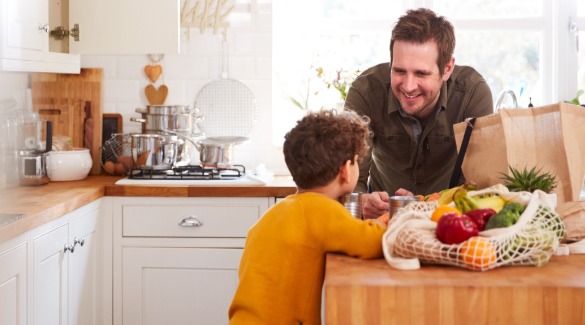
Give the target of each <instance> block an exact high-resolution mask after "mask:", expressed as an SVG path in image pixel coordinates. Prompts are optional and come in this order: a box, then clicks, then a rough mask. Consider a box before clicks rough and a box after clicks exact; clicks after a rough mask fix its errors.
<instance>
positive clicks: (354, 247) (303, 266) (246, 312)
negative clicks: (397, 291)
mask: <svg viewBox="0 0 585 325" xmlns="http://www.w3.org/2000/svg"><path fill="white" fill-rule="evenodd" d="M385 230H386V227H384V226H382V225H380V224H378V223H375V222H372V221H369V220H368V221H362V220H358V219H355V218H354V217H352V215H351V214H350V213H349V212H348V211H347V210H346V209H345V208H344V207H343V205H341V204H340V203H338V202H337V201H335V200H332V199H330V198H327V197H325V196H323V195H321V194H318V193H311V192H306V193H301V194H294V195H290V196H288V197H287V198H285V199H284V200H282V201H281V202H279V203H278V204H276V205H275V206H273V207H272V208H271V209H270V210H269V211H268V212H267V213H266V214H265V215H264V216H263V217H262V218H261V219H260V220H259V221H258V222H257V223H256V224H255V225H254V226H253V227H252V228H251V229H250V231H249V232H248V238H247V240H246V245H245V248H244V253H243V256H242V260H241V261H240V268H239V279H240V282H239V285H238V288H237V290H236V293H235V296H234V299H233V301H232V304H231V306H230V308H229V317H230V324H231V325H235V324H255V325H256V324H270V325H274V324H301V323H302V324H303V325H313V324H321V291H322V287H323V279H324V273H325V254H326V253H329V252H337V253H342V254H347V255H350V256H355V257H360V258H380V257H383V252H382V235H383V234H384V231H385Z"/></svg>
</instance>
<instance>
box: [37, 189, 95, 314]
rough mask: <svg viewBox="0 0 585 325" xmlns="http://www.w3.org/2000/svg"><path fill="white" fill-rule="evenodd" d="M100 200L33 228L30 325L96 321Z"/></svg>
mask: <svg viewBox="0 0 585 325" xmlns="http://www.w3.org/2000/svg"><path fill="white" fill-rule="evenodd" d="M100 203H101V201H96V202H94V203H91V204H89V205H87V206H84V207H83V208H80V209H78V210H75V211H73V212H71V213H69V214H67V215H66V216H64V217H62V218H59V219H57V220H55V221H52V222H50V223H47V224H45V225H43V226H40V227H38V228H35V229H33V230H31V241H32V279H31V281H30V285H31V288H32V289H31V290H32V298H31V301H32V302H31V304H30V308H31V310H32V311H31V313H32V322H31V324H39V325H41V324H42V325H45V324H47V325H52V324H55V325H57V324H60V325H65V324H70V325H77V324H84V325H85V324H87V325H92V324H97V321H98V315H97V309H98V289H99V281H98V270H99V268H98V265H99V263H98V258H99V254H98V246H97V243H96V240H95V237H96V231H97V222H98V218H99V214H100Z"/></svg>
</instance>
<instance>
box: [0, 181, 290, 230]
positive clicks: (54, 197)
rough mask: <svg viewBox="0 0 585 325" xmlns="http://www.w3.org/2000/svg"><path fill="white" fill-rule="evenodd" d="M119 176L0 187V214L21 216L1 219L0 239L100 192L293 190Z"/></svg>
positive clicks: (285, 185)
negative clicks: (140, 182)
mask: <svg viewBox="0 0 585 325" xmlns="http://www.w3.org/2000/svg"><path fill="white" fill-rule="evenodd" d="M118 179H120V177H119V176H107V175H99V176H89V177H87V178H86V179H84V180H81V181H72V182H49V183H48V184H46V185H41V186H20V187H15V188H7V189H0V214H23V215H25V216H24V217H21V218H14V219H11V220H9V219H7V220H0V242H1V241H3V240H6V239H9V238H12V237H14V236H16V235H18V234H21V233H23V232H25V231H28V230H30V229H33V228H35V227H37V226H40V225H42V224H44V223H47V222H49V221H51V220H54V219H57V218H59V217H61V216H63V215H65V214H67V213H69V212H71V211H73V210H75V209H78V208H80V207H82V206H84V205H86V204H89V203H91V202H93V201H95V200H97V199H99V198H101V197H103V196H148V197H284V196H287V195H289V194H293V193H295V192H296V187H295V186H294V183H292V181H287V180H279V179H277V180H275V181H274V182H272V183H269V184H268V185H267V186H237V187H236V186H233V187H232V186H226V187H221V186H213V187H212V186H172V187H171V186H169V187H167V186H135V185H132V186H120V185H115V183H116V181H117V180H118Z"/></svg>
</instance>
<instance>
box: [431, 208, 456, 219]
mask: <svg viewBox="0 0 585 325" xmlns="http://www.w3.org/2000/svg"><path fill="white" fill-rule="evenodd" d="M447 212H454V213H456V214H457V215H458V216H460V215H461V211H459V209H457V208H456V207H454V206H450V205H439V206H438V207H436V208H435V211H433V214H432V215H431V220H432V221H434V222H437V221H439V219H441V217H442V216H443V215H444V214H445V213H447Z"/></svg>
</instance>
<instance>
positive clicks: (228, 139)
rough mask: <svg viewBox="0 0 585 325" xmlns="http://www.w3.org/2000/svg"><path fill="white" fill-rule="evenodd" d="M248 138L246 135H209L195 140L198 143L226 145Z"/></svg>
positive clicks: (242, 141) (241, 141)
mask: <svg viewBox="0 0 585 325" xmlns="http://www.w3.org/2000/svg"><path fill="white" fill-rule="evenodd" d="M248 140H250V139H249V138H248V137H241V136H219V137H209V138H205V139H201V140H199V141H197V142H198V143H200V144H204V145H205V144H207V145H226V144H240V143H244V142H247V141H248Z"/></svg>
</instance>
